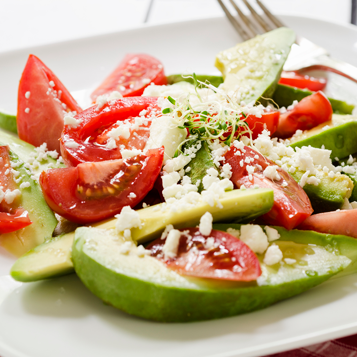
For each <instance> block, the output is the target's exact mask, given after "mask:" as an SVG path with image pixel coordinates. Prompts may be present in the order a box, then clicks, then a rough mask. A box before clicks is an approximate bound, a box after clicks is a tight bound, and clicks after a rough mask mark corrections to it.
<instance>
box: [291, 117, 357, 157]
mask: <svg viewBox="0 0 357 357" xmlns="http://www.w3.org/2000/svg"><path fill="white" fill-rule="evenodd" d="M309 145H311V146H312V147H314V148H321V147H322V146H324V147H325V149H327V150H331V151H332V153H331V158H332V159H333V160H334V159H335V158H336V157H337V158H338V159H343V158H345V157H347V156H349V155H352V154H354V153H356V152H357V117H356V116H352V115H339V114H334V115H333V116H332V121H329V122H326V123H323V124H320V125H318V126H316V127H315V128H313V129H310V130H306V131H304V132H303V133H302V134H301V135H299V136H293V137H292V138H291V139H290V146H291V147H294V148H295V147H303V146H309Z"/></svg>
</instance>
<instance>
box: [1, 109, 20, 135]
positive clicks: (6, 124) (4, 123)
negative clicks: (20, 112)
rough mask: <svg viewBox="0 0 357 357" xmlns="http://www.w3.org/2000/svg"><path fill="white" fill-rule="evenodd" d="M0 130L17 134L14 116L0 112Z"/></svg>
mask: <svg viewBox="0 0 357 357" xmlns="http://www.w3.org/2000/svg"><path fill="white" fill-rule="evenodd" d="M0 128H1V129H4V130H7V131H11V132H12V133H14V134H17V123H16V116H15V115H12V114H7V113H2V112H0Z"/></svg>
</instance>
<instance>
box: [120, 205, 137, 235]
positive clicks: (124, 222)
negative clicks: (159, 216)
mask: <svg viewBox="0 0 357 357" xmlns="http://www.w3.org/2000/svg"><path fill="white" fill-rule="evenodd" d="M115 218H117V221H116V224H115V228H116V230H117V231H118V232H124V231H125V230H126V229H129V230H130V229H131V228H140V227H141V220H140V216H139V214H138V212H136V211H134V210H133V209H131V208H130V206H125V207H123V209H122V210H121V212H120V214H117V215H116V216H115Z"/></svg>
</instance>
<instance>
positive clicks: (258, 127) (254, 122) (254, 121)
mask: <svg viewBox="0 0 357 357" xmlns="http://www.w3.org/2000/svg"><path fill="white" fill-rule="evenodd" d="M279 116H280V113H279V112H278V111H274V112H266V113H264V114H263V115H262V116H261V118H258V117H256V116H255V115H248V116H247V118H246V119H245V120H244V121H245V122H246V123H247V124H248V125H249V128H250V129H251V130H252V138H253V140H254V139H256V138H257V137H258V135H259V134H261V133H262V132H263V130H264V129H267V130H269V132H270V134H271V135H273V134H274V133H275V132H276V129H277V128H278V123H279ZM246 135H248V134H246Z"/></svg>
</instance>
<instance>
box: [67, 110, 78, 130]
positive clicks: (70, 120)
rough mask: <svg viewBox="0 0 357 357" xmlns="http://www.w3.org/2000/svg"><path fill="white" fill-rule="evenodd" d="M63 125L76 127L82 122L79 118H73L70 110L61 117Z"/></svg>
mask: <svg viewBox="0 0 357 357" xmlns="http://www.w3.org/2000/svg"><path fill="white" fill-rule="evenodd" d="M63 122H64V125H69V126H70V127H72V128H77V126H78V125H79V124H80V123H81V122H82V121H81V120H80V119H75V118H74V115H73V114H72V112H70V113H66V114H65V116H64V118H63Z"/></svg>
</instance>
